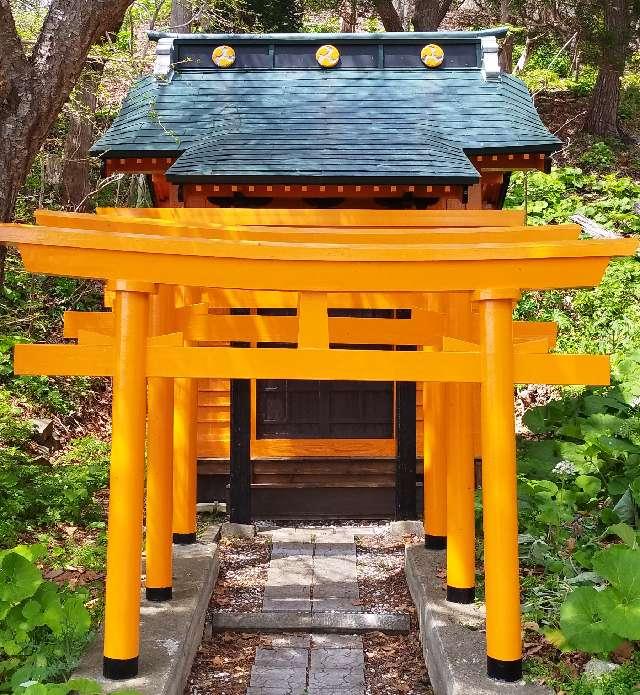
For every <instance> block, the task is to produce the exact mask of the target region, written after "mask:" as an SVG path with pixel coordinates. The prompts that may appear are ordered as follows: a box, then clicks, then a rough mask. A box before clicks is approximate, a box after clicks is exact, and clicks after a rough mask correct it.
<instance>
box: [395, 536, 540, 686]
mask: <svg viewBox="0 0 640 695" xmlns="http://www.w3.org/2000/svg"><path fill="white" fill-rule="evenodd" d="M444 567H445V553H444V551H442V552H436V551H433V550H425V548H424V547H422V546H420V545H412V546H408V547H407V548H406V551H405V573H406V577H407V584H408V585H409V590H410V592H411V596H412V598H413V602H414V603H415V605H416V609H417V612H418V620H419V623H420V640H421V642H422V649H423V653H424V658H425V662H426V665H427V670H428V671H429V679H430V681H431V686H432V688H433V692H434V693H435V695H498V694H501V695H549V694H550V693H551V692H552V691H551V690H548V689H547V688H544V687H541V686H537V685H528V684H525V683H524V682H523V681H521V682H519V683H514V684H511V683H501V682H499V681H495V680H493V679H491V678H489V677H487V675H486V643H485V634H484V630H483V629H478V626H479V625H480V627H482V625H483V623H484V614H483V609H482V608H481V607H479V606H477V605H474V604H472V605H470V606H459V605H456V604H452V603H448V602H447V601H446V594H445V589H444V587H443V586H442V580H441V579H440V578H439V575H440V576H442V572H443V570H444Z"/></svg>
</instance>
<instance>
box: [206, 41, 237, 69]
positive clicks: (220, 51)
mask: <svg viewBox="0 0 640 695" xmlns="http://www.w3.org/2000/svg"><path fill="white" fill-rule="evenodd" d="M211 60H213V62H214V65H217V66H218V67H219V68H230V67H231V66H232V65H233V64H234V63H235V62H236V52H235V51H234V50H233V48H231V46H217V47H216V48H214V49H213V53H212V54H211Z"/></svg>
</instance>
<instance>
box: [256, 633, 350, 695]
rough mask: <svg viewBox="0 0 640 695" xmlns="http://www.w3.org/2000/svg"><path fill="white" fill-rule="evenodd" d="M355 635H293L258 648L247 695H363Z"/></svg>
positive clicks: (276, 639)
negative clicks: (268, 647)
mask: <svg viewBox="0 0 640 695" xmlns="http://www.w3.org/2000/svg"><path fill="white" fill-rule="evenodd" d="M363 694H364V651H363V647H362V637H360V636H359V635H294V636H290V637H289V636H286V637H279V638H274V639H273V641H272V645H271V649H265V648H260V649H258V650H257V651H256V658H255V662H254V665H253V668H252V670H251V682H250V684H249V688H248V689H247V695H363Z"/></svg>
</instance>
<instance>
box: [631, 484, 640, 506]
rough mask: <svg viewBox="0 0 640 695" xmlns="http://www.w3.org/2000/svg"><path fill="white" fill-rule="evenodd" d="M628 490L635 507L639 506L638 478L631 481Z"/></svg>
mask: <svg viewBox="0 0 640 695" xmlns="http://www.w3.org/2000/svg"><path fill="white" fill-rule="evenodd" d="M629 490H631V496H632V497H633V501H634V502H635V503H636V505H639V504H640V478H636V479H635V480H632V481H631V484H630V485H629Z"/></svg>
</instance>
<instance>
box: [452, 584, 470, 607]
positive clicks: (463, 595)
mask: <svg viewBox="0 0 640 695" xmlns="http://www.w3.org/2000/svg"><path fill="white" fill-rule="evenodd" d="M475 598H476V589H475V587H473V586H472V587H471V588H470V589H460V588H458V587H457V586H447V601H449V602H451V603H473V602H474V601H475Z"/></svg>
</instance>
